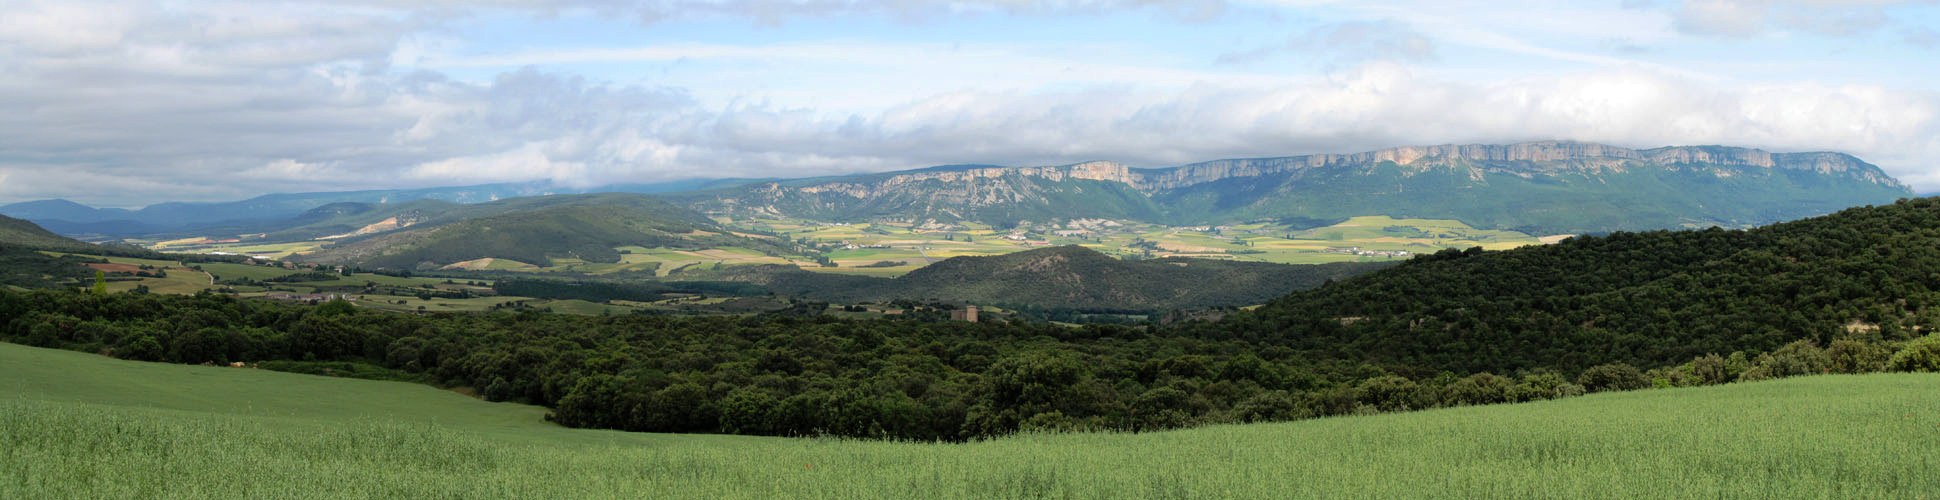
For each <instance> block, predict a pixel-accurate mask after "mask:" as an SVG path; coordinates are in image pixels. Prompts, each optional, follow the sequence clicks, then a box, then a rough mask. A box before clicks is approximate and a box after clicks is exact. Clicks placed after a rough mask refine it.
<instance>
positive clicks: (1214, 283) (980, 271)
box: [719, 245, 1392, 311]
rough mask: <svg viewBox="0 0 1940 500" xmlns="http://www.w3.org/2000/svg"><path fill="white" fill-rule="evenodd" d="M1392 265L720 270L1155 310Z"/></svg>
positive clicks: (1072, 262)
mask: <svg viewBox="0 0 1940 500" xmlns="http://www.w3.org/2000/svg"><path fill="white" fill-rule="evenodd" d="M1389 265H1392V264H1391V263H1387V262H1343V263H1333V264H1317V265H1289V264H1270V263H1264V262H1232V261H1221V260H1209V259H1188V258H1165V259H1154V260H1142V261H1130V260H1120V259H1117V258H1113V257H1111V256H1109V255H1105V254H1102V253H1098V251H1096V250H1092V249H1089V248H1085V247H1081V246H1076V245H1071V246H1062V247H1052V248H1041V249H1036V250H1027V251H1023V252H1017V253H1011V254H1005V255H992V256H966V257H952V258H949V259H945V260H943V261H941V262H937V263H935V264H930V265H928V266H924V267H923V268H921V269H917V270H916V271H913V272H911V273H909V274H906V275H903V276H901V277H897V278H895V279H887V278H869V277H861V276H843V275H832V274H827V273H817V272H812V271H805V270H801V269H799V268H795V267H793V266H760V267H745V268H730V269H727V270H724V271H722V272H721V273H720V275H719V277H720V278H722V279H727V280H733V281H746V282H751V283H756V284H760V285H762V286H765V287H767V288H769V289H770V290H774V291H775V292H776V293H780V294H783V295H789V296H793V297H802V298H808V299H815V300H828V301H836V302H887V301H891V300H896V299H908V300H918V301H945V302H967V303H971V304H983V305H998V306H1004V307H1009V308H1033V309H1060V310H1092V311H1106V310H1112V311H1157V310H1167V309H1197V308H1207V307H1234V306H1246V305H1253V304H1259V303H1263V302H1266V301H1268V300H1272V299H1274V298H1277V297H1280V296H1283V295H1286V294H1287V293H1289V292H1292V291H1295V290H1305V289H1309V288H1313V287H1317V286H1320V284H1321V283H1325V282H1327V281H1328V280H1338V279H1344V278H1347V277H1349V276H1354V275H1357V274H1361V273H1366V272H1371V271H1374V270H1376V269H1380V268H1383V267H1386V266H1389Z"/></svg>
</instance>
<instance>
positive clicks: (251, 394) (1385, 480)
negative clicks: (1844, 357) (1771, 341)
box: [0, 344, 1940, 498]
mask: <svg viewBox="0 0 1940 500" xmlns="http://www.w3.org/2000/svg"><path fill="white" fill-rule="evenodd" d="M1936 387H1940V374H1878V375H1863V376H1819V377H1807V378H1797V379H1786V380H1778V381H1771V382H1760V383H1751V384H1731V385H1725V386H1713V387H1702V388H1689V389H1671V390H1653V391H1639V392H1629V393H1606V394H1598V395H1592V396H1586V397H1580V398H1572V399H1565V400H1558V401H1549V402H1540V403H1529V404H1518V405H1499V406H1484V407H1465V408H1454V409H1444V410H1433V411H1425V412H1416V413H1404V414H1387V415H1373V416H1361V417H1345V418H1329V419H1321V420H1310V421H1302V422H1290V423H1275V424H1252V425H1226V426H1214V427H1206V428H1199V429H1191V430H1182V431H1171V432H1157V433H1148V434H1095V433H1087V434H1042V435H1025V436H1016V437H1011V438H1004V439H997V440H991V441H986V442H977V443H968V444H932V443H895V442H871V441H851V440H833V439H782V438H754V437H734V436H693V435H659V434H638V433H622V432H613V431H588V430H575V429H565V428H561V427H557V426H553V425H551V424H548V423H546V422H544V421H543V417H542V416H543V414H544V410H543V409H541V408H536V407H530V406H522V405H514V404H504V403H487V402H483V401H479V400H475V399H471V398H468V397H465V396H462V395H459V394H456V393H451V392H447V391H440V390H437V389H432V388H429V387H425V386H422V385H416V384H408V383H392V382H373V381H363V380H348V379H332V378H324V377H313V376H306V375H294V374H286V373H276V372H268V371H261V370H253V369H240V368H225V367H204V366H181V365H168V364H155V363H139V362H130V361H119V360H112V359H108V358H103V357H99V356H94V355H89V354H82V353H72V352H65V351H54V350H46V349H37V348H29V347H22V346H17V345H12V344H0V443H5V446H0V497H4V498H50V497H62V498H76V497H78V498H104V497H139V498H155V497H218V496H220V497H410V498H477V497H519V498H584V497H608V498H614V497H617V498H668V497H681V498H734V497H786V498H909V497H923V498H1016V497H1076V498H1221V497H1249V498H1284V497H1357V498H1358V497H1409V498H1419V497H1446V498H1476V497H1519V498H1523V497H1557V498H1663V497H1707V498H1720V497H1734V498H1785V497H1800V498H1806V497H1810V498H1827V497H1830V498H1935V497H1940V475H1935V474H1933V473H1932V472H1933V471H1934V470H1936V468H1940V391H1936V390H1934V389H1935V388H1936Z"/></svg>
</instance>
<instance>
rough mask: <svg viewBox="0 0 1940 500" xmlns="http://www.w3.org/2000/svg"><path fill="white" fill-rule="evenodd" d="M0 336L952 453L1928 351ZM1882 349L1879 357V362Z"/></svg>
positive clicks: (1880, 365) (880, 325)
mask: <svg viewBox="0 0 1940 500" xmlns="http://www.w3.org/2000/svg"><path fill="white" fill-rule="evenodd" d="M0 317H6V318H11V319H10V320H9V321H8V322H7V323H6V324H4V325H0V327H3V328H4V330H0V339H4V340H7V341H10V342H17V343H23V344H29V345H37V346H48V347H62V348H67V349H74V350H81V351H88V352H100V353H105V354H108V355H112V356H115V357H120V358H126V359H136V360H150V361H169V362H177V363H214V364H222V363H227V362H231V361H245V362H253V363H259V366H261V367H265V368H274V369H281V370H289V371H299V372H306V373H324V374H335V375H340V376H361V377H371V378H391V379H400V380H414V381H420V382H425V383H431V384H436V385H440V386H446V387H469V388H473V389H474V390H476V391H477V392H478V393H479V394H480V395H482V396H483V397H485V398H486V399H489V400H493V401H522V402H530V403H535V404H541V405H546V406H550V407H552V408H554V412H553V413H552V414H551V417H550V418H552V419H553V420H555V421H557V422H559V423H562V424H565V425H570V426H578V427H599V428H613V429H625V430H635V431H654V432H706V433H739V434H762V435H784V436H801V435H839V436H859V437H883V438H900V439H916V440H965V439H975V438H980V437H986V436H996V435H1002V434H1007V433H1011V432H1016V431H1019V430H1029V429H1114V430H1130V431H1143V430H1155V429H1166V428H1174V427H1181V426H1190V425H1200V424H1209V423H1227V422H1255V421H1273V420H1288V419H1298V418H1306V417H1314V416H1323V415H1341V414H1358V413H1368V412H1380V411H1401V410H1411V409H1420V408H1430V407H1436V406H1451V405H1463V404H1482V403H1495V402H1508V401H1529V400H1539V399H1550V398H1557V397H1566V396H1571V395H1576V394H1582V393H1585V392H1595V391H1602V390H1623V389H1635V388H1642V387H1651V386H1673V385H1697V384H1707V383H1720V382H1725V381H1731V380H1750V379H1759V378H1769V377H1777V376H1788V375H1799V374H1808V373H1826V372H1865V371H1876V370H1882V369H1888V368H1892V369H1928V370H1936V369H1940V341H1933V340H1927V341H1922V342H1915V343H1910V344H1909V345H1908V346H1904V347H1903V346H1902V345H1901V343H1899V342H1889V341H1867V340H1857V339H1841V340H1839V341H1835V342H1834V343H1833V344H1832V345H1829V346H1826V347H1825V348H1820V347H1818V345H1817V344H1815V343H1813V342H1812V341H1801V342H1794V343H1792V344H1788V345H1786V346H1784V347H1783V348H1781V349H1778V350H1775V351H1772V352H1769V353H1754V352H1733V353H1731V354H1728V355H1724V356H1704V357H1699V358H1695V359H1692V360H1686V362H1684V363H1682V364H1679V365H1674V366H1666V367H1661V368H1657V369H1653V370H1640V369H1638V368H1634V367H1632V366H1630V365H1624V364H1606V365H1598V366H1594V367H1590V368H1588V369H1585V370H1582V371H1559V370H1551V369H1529V370H1522V371H1520V372H1514V373H1507V372H1505V373H1503V374H1502V375H1495V374H1491V373H1473V374H1466V373H1458V372H1438V373H1435V374H1434V375H1432V376H1426V377H1410V376H1407V375H1405V374H1403V373H1398V372H1396V371H1392V370H1389V369H1387V368H1386V367H1383V366H1378V365H1372V364H1362V363H1359V362H1356V361H1354V360H1349V359H1340V358H1335V359H1321V358H1312V357H1309V356H1308V355H1304V354H1302V353H1301V352H1299V351H1296V350H1294V349H1290V348H1288V347H1286V346H1283V345H1277V343H1273V342H1257V341H1250V340H1245V339H1240V338H1202V337H1199V336H1195V335H1190V334H1184V333H1183V332H1177V331H1168V330H1159V331H1145V330H1142V329H1132V328H1123V327H1116V326H1090V327H1084V328H1066V327H1059V326H1050V325H1044V324H972V323H964V322H948V321H936V322H922V321H894V320H871V321H851V320H837V319H832V318H828V317H825V316H813V315H766V316H755V317H747V318H732V317H674V316H615V317H587V316H569V315H557V314H543V313H532V312H517V313H514V312H496V313H490V314H469V315H408V314H395V313H383V312H374V311H368V310H363V309H360V308H357V307H355V306H352V305H351V304H349V303H346V302H333V303H328V304H325V305H322V306H299V305H291V304H283V303H277V302H270V301H256V300H241V299H235V298H232V297H229V296H224V295H218V294H203V295H196V296H159V295H135V294H108V295H93V294H82V293H76V292H67V291H35V292H27V293H16V292H5V291H0ZM1896 353H1897V354H1896Z"/></svg>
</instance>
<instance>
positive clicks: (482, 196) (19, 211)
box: [0, 179, 755, 236]
mask: <svg viewBox="0 0 1940 500" xmlns="http://www.w3.org/2000/svg"><path fill="white" fill-rule="evenodd" d="M744 182H755V181H752V180H748V181H737V180H723V179H693V180H680V181H670V182H660V183H647V184H617V185H611V186H600V187H593V188H570V187H560V186H555V185H551V184H549V183H508V184H484V185H476V186H458V187H436V188H423V189H384V190H370V191H342V192H314V193H278V194H267V195H263V196H258V197H255V198H250V199H247V200H242V201H229V202H169V203H158V204H155V205H150V206H148V207H144V208H142V209H140V210H128V209H121V208H95V207H90V206H87V205H83V204H80V203H75V202H72V201H68V200H39V201H29V202H22V203H15V204H11V205H5V206H0V215H6V216H10V217H15V218H19V219H26V220H30V221H33V222H34V223H36V224H39V225H41V226H42V227H45V228H47V229H48V230H51V231H54V232H57V233H61V234H67V235H100V236H134V235H146V234H164V233H171V232H192V231H197V230H203V229H212V228H225V229H234V230H239V231H241V230H250V229H251V228H253V227H255V226H262V225H264V223H271V222H282V221H287V220H290V219H294V218H296V217H298V216H301V215H303V214H304V213H305V212H308V211H310V210H311V209H315V208H317V207H321V206H324V205H329V204H333V203H377V204H389V203H405V202H411V201H418V200H441V201H449V202H455V203H467V204H469V203H483V202H488V201H496V200H502V199H507V198H520V197H526V196H539V195H548V194H582V193H596V192H618V193H641V194H655V193H668V192H676V191H692V190H698V189H717V188H722V187H731V186H735V185H738V184H740V183H744ZM274 226H275V225H274V224H271V225H270V227H272V228H274Z"/></svg>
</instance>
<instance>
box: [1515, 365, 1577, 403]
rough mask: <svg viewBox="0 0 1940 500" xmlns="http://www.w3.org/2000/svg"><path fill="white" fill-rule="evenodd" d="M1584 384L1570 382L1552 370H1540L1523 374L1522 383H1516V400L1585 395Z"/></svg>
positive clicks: (1538, 399)
mask: <svg viewBox="0 0 1940 500" xmlns="http://www.w3.org/2000/svg"><path fill="white" fill-rule="evenodd" d="M1583 392H1584V390H1583V386H1580V385H1576V384H1573V383H1570V381H1569V379H1567V378H1563V376H1562V375H1558V374H1556V373H1552V372H1538V373H1531V374H1528V375H1523V376H1522V383H1520V384H1516V390H1515V393H1514V396H1515V398H1516V401H1541V400H1545V399H1561V398H1567V397H1575V396H1581V395H1583Z"/></svg>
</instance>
